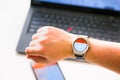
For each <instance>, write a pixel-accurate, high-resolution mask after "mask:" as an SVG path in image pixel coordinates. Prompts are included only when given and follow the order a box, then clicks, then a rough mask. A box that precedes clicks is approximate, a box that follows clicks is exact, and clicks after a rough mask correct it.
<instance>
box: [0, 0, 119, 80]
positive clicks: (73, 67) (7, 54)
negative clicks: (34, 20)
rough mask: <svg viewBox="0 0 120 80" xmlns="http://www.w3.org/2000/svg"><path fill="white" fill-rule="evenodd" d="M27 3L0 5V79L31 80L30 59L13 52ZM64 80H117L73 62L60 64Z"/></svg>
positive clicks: (96, 68) (17, 0) (9, 1)
mask: <svg viewBox="0 0 120 80" xmlns="http://www.w3.org/2000/svg"><path fill="white" fill-rule="evenodd" d="M29 7H30V0H1V2H0V28H1V29H0V37H1V38H0V64H1V65H0V80H35V77H34V75H33V73H32V70H31V67H30V64H29V62H30V60H28V59H27V58H26V57H25V55H20V54H18V53H17V52H16V51H15V48H16V45H17V42H18V39H19V37H20V33H21V30H22V28H23V25H24V21H25V18H26V15H27V12H28V9H29ZM59 64H60V67H61V69H62V71H63V74H64V76H65V78H66V80H120V76H119V75H118V74H116V73H114V72H112V71H109V70H107V69H104V68H101V67H99V66H96V65H93V64H88V63H81V62H75V61H68V60H64V61H60V62H59Z"/></svg>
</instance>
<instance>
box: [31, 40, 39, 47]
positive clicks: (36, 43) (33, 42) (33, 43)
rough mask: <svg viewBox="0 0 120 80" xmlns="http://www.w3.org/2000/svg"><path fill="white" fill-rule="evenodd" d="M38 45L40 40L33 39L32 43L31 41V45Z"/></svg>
mask: <svg viewBox="0 0 120 80" xmlns="http://www.w3.org/2000/svg"><path fill="white" fill-rule="evenodd" d="M37 45H38V40H32V41H31V42H30V43H29V46H30V47H35V46H37Z"/></svg>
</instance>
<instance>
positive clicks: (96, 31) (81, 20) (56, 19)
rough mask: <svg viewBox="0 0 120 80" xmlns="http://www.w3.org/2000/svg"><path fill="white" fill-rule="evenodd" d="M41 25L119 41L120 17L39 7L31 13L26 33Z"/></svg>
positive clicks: (34, 30)
mask: <svg viewBox="0 0 120 80" xmlns="http://www.w3.org/2000/svg"><path fill="white" fill-rule="evenodd" d="M42 26H56V27H58V28H61V29H63V30H65V31H68V32H70V33H74V34H80V35H81V34H82V35H88V36H90V37H93V38H97V39H101V40H107V41H114V42H119V41H120V40H119V39H118V35H119V30H120V29H119V26H120V18H116V17H112V16H101V15H93V14H89V15H88V14H84V13H77V12H74V13H73V12H69V11H67V12H66V11H59V10H54V9H47V8H41V9H36V10H35V11H34V13H33V16H32V20H31V24H30V26H29V29H28V33H32V34H34V33H35V32H36V31H37V29H38V28H40V27H42Z"/></svg>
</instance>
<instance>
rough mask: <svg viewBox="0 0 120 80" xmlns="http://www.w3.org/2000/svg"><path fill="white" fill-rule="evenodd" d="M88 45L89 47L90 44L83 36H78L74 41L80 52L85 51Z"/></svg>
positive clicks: (75, 47) (76, 48)
mask: <svg viewBox="0 0 120 80" xmlns="http://www.w3.org/2000/svg"><path fill="white" fill-rule="evenodd" d="M87 47H88V44H87V42H86V40H85V39H83V38H78V39H77V40H75V42H74V49H75V50H76V51H78V52H83V51H85V50H86V48H87Z"/></svg>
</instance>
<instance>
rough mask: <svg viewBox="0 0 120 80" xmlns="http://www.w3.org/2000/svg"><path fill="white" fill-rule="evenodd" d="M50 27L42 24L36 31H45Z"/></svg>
mask: <svg viewBox="0 0 120 80" xmlns="http://www.w3.org/2000/svg"><path fill="white" fill-rule="evenodd" d="M50 27H52V26H43V27H41V28H39V29H38V30H37V32H38V33H41V32H42V33H44V32H47V31H48V29H49V28H50Z"/></svg>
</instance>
